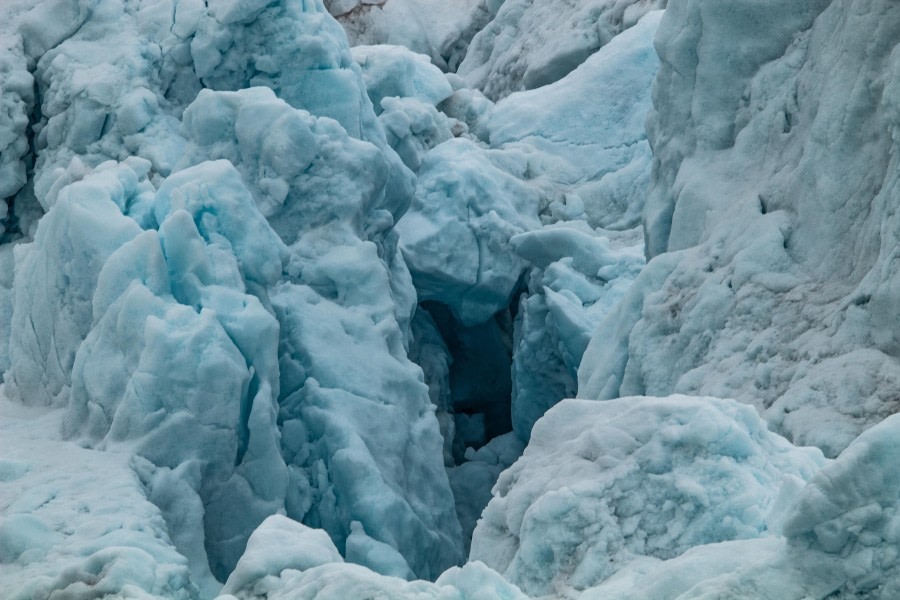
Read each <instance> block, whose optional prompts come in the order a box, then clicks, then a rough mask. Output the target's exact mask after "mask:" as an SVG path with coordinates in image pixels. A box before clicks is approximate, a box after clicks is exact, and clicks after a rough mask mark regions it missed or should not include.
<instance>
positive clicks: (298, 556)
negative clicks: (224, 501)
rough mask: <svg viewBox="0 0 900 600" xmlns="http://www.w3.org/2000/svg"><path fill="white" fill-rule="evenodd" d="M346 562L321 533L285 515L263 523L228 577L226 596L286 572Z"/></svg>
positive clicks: (252, 536)
mask: <svg viewBox="0 0 900 600" xmlns="http://www.w3.org/2000/svg"><path fill="white" fill-rule="evenodd" d="M342 562H344V559H343V558H342V557H341V555H340V553H338V551H337V548H335V547H334V544H333V543H332V542H331V538H329V537H328V534H327V533H325V532H324V531H322V530H321V529H310V528H309V527H307V526H306V525H303V524H301V523H298V522H296V521H292V520H291V519H288V518H287V517H285V516H282V515H272V516H271V517H269V518H267V519H266V520H265V521H263V522H262V523H261V524H260V525H259V527H257V528H256V530H255V531H254V532H253V534H252V535H251V536H250V539H249V540H248V541H247V549H246V551H245V552H244V554H243V555H242V556H241V560H240V561H238V564H237V567H235V569H234V571H232V573H231V575H229V576H228V581H227V582H226V583H225V587H223V588H222V593H223V594H238V593H240V592H243V591H248V590H251V589H252V588H253V586H254V584H256V582H257V581H258V580H260V579H263V578H264V577H267V576H274V577H278V576H279V575H281V573H282V571H284V570H285V569H294V570H297V571H305V570H307V569H311V568H313V567H318V566H319V565H324V564H328V563H342Z"/></svg>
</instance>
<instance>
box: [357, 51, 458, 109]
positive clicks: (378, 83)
mask: <svg viewBox="0 0 900 600" xmlns="http://www.w3.org/2000/svg"><path fill="white" fill-rule="evenodd" d="M351 55H352V56H353V60H354V61H355V62H356V64H358V65H359V66H360V68H361V69H362V72H363V81H365V83H366V92H367V93H368V94H369V98H370V99H371V100H372V105H373V106H374V107H375V114H380V113H381V111H382V109H383V107H382V104H381V101H382V100H383V99H384V98H394V97H396V98H414V99H416V100H419V101H420V102H425V103H428V104H431V105H432V106H437V105H438V104H440V103H441V101H443V100H445V99H446V98H448V97H449V96H450V94H451V93H452V92H453V90H452V89H451V87H450V84H449V83H448V82H447V79H446V78H445V77H444V75H443V73H441V72H440V70H439V69H438V68H437V67H435V66H434V65H432V64H431V63H430V62H429V61H428V57H427V56H424V55H422V54H416V53H415V52H413V51H411V50H409V49H407V48H404V47H403V46H388V45H378V46H356V47H354V48H353V49H352V50H351Z"/></svg>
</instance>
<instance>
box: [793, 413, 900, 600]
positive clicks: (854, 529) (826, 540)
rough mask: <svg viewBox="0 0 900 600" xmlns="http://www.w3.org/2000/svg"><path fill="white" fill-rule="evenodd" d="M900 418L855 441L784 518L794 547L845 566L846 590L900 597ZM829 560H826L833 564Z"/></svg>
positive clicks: (847, 593)
mask: <svg viewBox="0 0 900 600" xmlns="http://www.w3.org/2000/svg"><path fill="white" fill-rule="evenodd" d="M898 433H900V416H897V415H894V416H891V417H888V418H887V419H885V420H884V421H882V422H881V423H879V424H878V425H876V426H874V427H872V428H871V429H869V430H868V431H866V432H864V433H863V434H862V435H860V436H859V437H858V438H856V439H855V440H854V441H853V442H852V443H851V444H850V445H849V446H848V447H847V449H846V450H844V451H843V452H842V453H841V454H840V456H839V457H838V458H837V459H836V460H835V461H834V462H833V463H831V464H829V465H827V466H826V467H825V468H824V469H822V470H821V471H820V472H819V473H817V474H816V475H815V476H814V477H813V478H812V479H811V480H810V482H809V483H808V484H807V485H806V487H805V488H804V489H803V490H801V491H800V493H799V494H798V497H797V500H796V501H795V502H794V504H793V506H792V507H791V508H790V509H789V511H788V512H787V513H786V515H785V517H784V525H783V530H784V535H785V536H786V537H787V539H788V540H789V542H790V544H791V545H792V546H793V547H794V549H795V550H797V551H800V550H807V551H809V552H814V553H822V554H824V555H826V556H827V557H829V558H832V561H833V562H838V563H839V564H840V565H841V569H840V571H838V572H837V573H835V575H837V576H839V577H841V578H842V579H843V581H842V583H841V585H840V588H839V590H840V592H839V593H841V594H844V595H845V596H847V597H852V596H855V597H869V598H874V599H878V600H881V599H884V600H887V598H893V597H896V596H897V595H898V594H900V568H898V566H897V564H896V559H897V556H898V555H900V529H898V525H900V477H898V475H897V471H896V469H895V468H894V465H895V464H896V460H897V456H898V454H900V437H898ZM832 561H823V562H832Z"/></svg>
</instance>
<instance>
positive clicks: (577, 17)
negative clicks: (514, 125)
mask: <svg viewBox="0 0 900 600" xmlns="http://www.w3.org/2000/svg"><path fill="white" fill-rule="evenodd" d="M664 6H665V1H664V0H663V1H660V0H591V1H589V2H563V3H560V2H556V1H555V0H505V1H504V2H502V4H501V5H500V8H499V10H498V11H497V13H496V16H495V17H494V18H493V19H492V20H491V22H490V23H488V25H487V26H486V27H484V29H482V30H481V31H479V32H478V34H477V35H476V36H475V37H474V39H473V40H472V43H471V44H470V46H469V48H468V51H467V53H466V57H465V59H463V61H462V63H461V64H460V65H459V69H458V73H459V74H460V75H461V76H463V77H465V78H466V79H467V80H468V81H469V82H470V83H471V84H472V85H473V86H475V87H477V88H479V89H481V90H482V91H483V92H484V93H485V94H486V95H487V96H488V98H491V99H492V100H498V99H500V98H503V97H504V96H507V95H509V94H510V93H512V92H516V91H520V90H526V89H534V88H537V87H540V86H542V85H547V84H548V83H553V82H554V81H557V80H559V79H562V78H563V77H564V76H565V75H566V74H568V73H569V72H570V71H572V70H573V69H574V68H575V67H577V66H578V65H580V64H581V63H582V62H584V61H585V59H587V58H588V57H589V56H591V55H592V54H594V53H595V52H596V51H597V50H598V49H599V48H600V47H602V46H603V45H605V44H606V43H608V42H609V41H610V40H611V39H613V38H614V37H615V36H617V35H618V34H619V33H621V32H622V31H623V30H625V29H627V28H629V27H631V26H632V25H634V24H635V23H637V21H638V20H639V19H640V18H641V17H642V16H643V15H644V14H646V13H647V12H648V11H650V10H653V9H654V8H663V7H664Z"/></svg>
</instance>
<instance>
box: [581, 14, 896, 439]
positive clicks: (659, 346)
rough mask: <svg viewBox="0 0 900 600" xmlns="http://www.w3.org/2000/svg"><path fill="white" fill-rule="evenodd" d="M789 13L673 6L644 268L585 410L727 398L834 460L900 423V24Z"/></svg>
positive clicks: (665, 37) (603, 343)
mask: <svg viewBox="0 0 900 600" xmlns="http://www.w3.org/2000/svg"><path fill="white" fill-rule="evenodd" d="M782 8H783V5H782V4H779V3H777V2H761V3H757V4H746V5H742V6H741V8H740V12H739V13H735V12H732V11H731V10H730V9H725V8H724V5H722V4H717V3H715V2H706V1H704V0H689V1H678V2H673V3H671V5H670V6H669V7H668V9H667V10H666V13H665V15H664V16H663V18H662V21H661V23H660V27H659V33H658V35H657V38H656V47H657V48H658V50H659V53H660V70H659V74H658V76H657V80H656V85H655V88H654V89H655V91H654V110H653V111H652V112H651V113H650V116H649V118H648V133H649V139H650V142H651V145H652V146H653V150H654V161H655V166H654V174H653V177H652V181H651V186H650V193H649V195H648V197H647V207H646V213H645V219H644V226H645V231H646V243H647V253H648V256H649V257H653V260H651V261H650V262H649V264H648V267H647V269H646V270H645V271H644V272H643V273H642V275H641V276H640V277H639V278H638V280H637V281H636V283H635V294H634V295H631V294H630V296H631V297H630V298H629V300H628V301H627V302H625V303H623V305H622V306H621V309H620V311H619V312H618V314H617V316H616V317H615V318H612V319H610V320H608V321H606V322H605V324H604V325H603V326H601V328H600V329H599V330H598V332H597V334H596V337H595V342H594V343H592V344H591V347H590V348H589V349H588V353H587V355H586V358H585V359H584V361H583V362H582V370H581V372H580V373H579V383H580V386H579V396H581V397H584V398H611V397H617V396H625V395H631V394H653V395H666V394H669V393H673V392H674V393H688V394H702V395H707V394H708V395H714V396H728V397H735V398H736V399H738V400H740V401H742V402H747V403H751V404H753V405H754V406H755V407H756V408H757V409H758V410H759V411H760V412H762V413H764V415H765V418H766V420H767V421H768V422H769V423H770V424H771V425H772V427H773V428H774V429H775V430H776V431H779V432H781V433H783V434H784V435H785V436H787V437H788V438H789V439H791V440H793V441H794V442H796V443H797V444H815V445H817V446H819V447H821V448H822V449H823V450H824V451H825V452H826V454H828V455H829V456H836V455H837V454H838V453H839V452H840V451H841V450H842V449H843V448H845V447H846V446H847V444H849V443H850V442H851V441H852V440H853V439H854V438H855V437H856V436H858V435H859V434H860V432H862V431H864V430H865V429H866V428H867V427H870V426H872V425H874V424H875V423H878V422H879V421H881V420H882V419H884V418H885V417H887V416H889V415H891V414H893V413H895V412H897V409H898V403H897V395H896V392H895V391H896V388H897V385H898V383H900V362H898V350H897V348H898V345H897V339H896V336H895V334H894V331H895V329H896V328H895V327H894V324H895V323H896V321H897V318H898V317H897V303H896V302H895V301H894V298H896V294H897V286H898V278H897V269H896V265H895V262H896V261H895V258H894V249H895V247H896V244H897V236H896V232H897V230H898V229H897V227H895V226H894V224H895V222H896V218H897V213H896V211H895V210H894V205H895V197H896V194H897V191H898V190H900V178H898V172H900V171H898V168H897V164H898V163H897V160H898V158H897V157H898V153H897V141H896V140H897V139H898V138H897V131H898V129H897V128H898V123H900V111H898V105H897V102H896V97H897V94H896V92H897V90H898V89H900V88H898V85H900V75H898V74H900V70H898V64H900V63H898V56H900V54H898V51H897V40H896V36H895V35H893V32H894V31H896V30H897V28H898V27H900V10H898V7H897V6H896V5H895V4H892V3H890V2H874V3H873V2H848V3H838V2H827V1H822V2H810V3H802V4H793V5H791V8H790V10H788V11H784V12H783V11H781V9H782ZM776 15H777V17H776ZM872 40H877V42H873V41H872ZM838 47H841V48H846V49H847V50H846V51H838V50H837V49H836V48H838ZM847 82H856V83H854V84H853V85H848V84H847ZM876 82H877V83H876ZM856 86H859V87H858V88H857V87H856ZM870 86H871V89H872V93H866V94H857V93H855V92H854V91H853V90H854V89H863V88H865V89H869V88H870ZM848 248H852V249H853V250H852V251H848ZM613 349H614V350H613ZM588 355H589V356H590V358H588V357H587V356H588Z"/></svg>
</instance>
